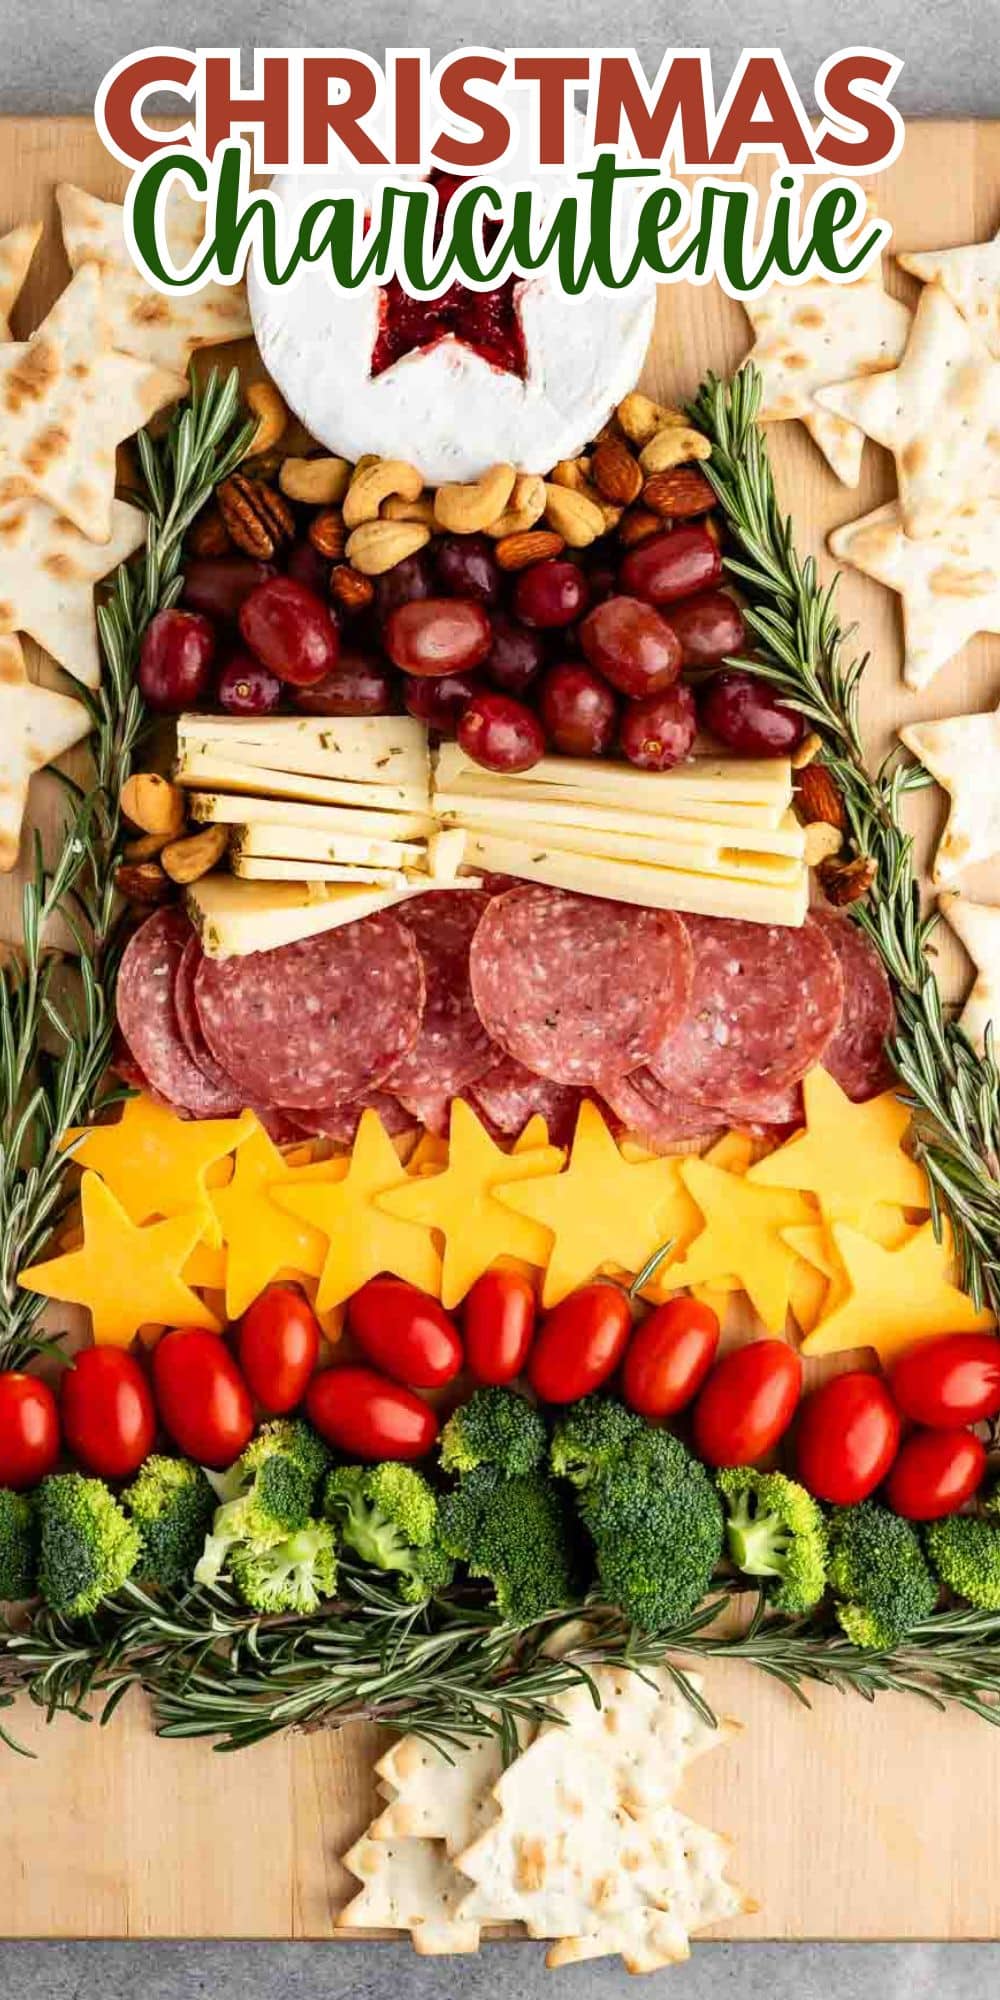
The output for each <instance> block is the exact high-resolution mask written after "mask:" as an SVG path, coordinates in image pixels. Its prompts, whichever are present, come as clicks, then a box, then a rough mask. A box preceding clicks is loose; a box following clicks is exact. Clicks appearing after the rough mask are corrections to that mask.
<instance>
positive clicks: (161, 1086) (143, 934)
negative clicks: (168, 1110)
mask: <svg viewBox="0 0 1000 2000" xmlns="http://www.w3.org/2000/svg"><path fill="white" fill-rule="evenodd" d="M190 937H191V926H190V924H189V923H188V920H187V918H186V917H185V916H184V914H183V912H182V911H180V910H156V911H155V912H154V914H153V915H152V916H151V917H147V919H146V921H145V923H144V924H143V925H142V926H141V928H140V929H139V930H137V931H136V932H135V935H134V936H133V937H131V938H130V939H129V941H128V944H127V945H126V947H125V950H124V952H123V954H122V962H121V965H120V967H119V970H118V1025H119V1027H120V1029H121V1031H122V1034H123V1036H124V1038H125V1041H126V1043H127V1045H128V1048H129V1051H130V1053H131V1055H132V1057H133V1060H134V1061H135V1062H136V1063H137V1064H138V1067H139V1069H140V1070H141V1072H142V1074H143V1076H144V1077H146V1078H147V1079H148V1081H149V1083H150V1084H152V1086H153V1089H154V1090H156V1091H159V1093H160V1095H161V1096H162V1097H165V1098H166V1099H167V1101H168V1103H170V1104H173V1105H176V1106H178V1107H179V1108H180V1109H181V1110H184V1111H190V1112H191V1113H192V1114H193V1115H194V1117H196V1118H230V1117H232V1116H233V1115H234V1114H235V1113H237V1112H238V1111H240V1110H241V1109H242V1106H243V1103H244V1102H245V1101H246V1100H245V1099H244V1098H242V1097H241V1095H240V1092H239V1090H238V1089H237V1086H236V1084H235V1083H234V1082H233V1081H232V1080H231V1079H229V1078H227V1079H226V1081H225V1084H224V1086H223V1087H222V1088H220V1087H219V1086H218V1085H217V1084H215V1083H213V1082H212V1081H211V1079H210V1078H209V1077H207V1076H206V1075H205V1074H204V1072H203V1071H202V1070H201V1069H199V1067H198V1065H197V1063H195V1062H192V1060H191V1057H190V1055H189V1054H188V1051H187V1048H186V1047H185V1044H184V1038H183V1036H182V1034H181V1030H180V1024H179V1022H178V1019H177V1007H176V1003H175V998H174V993H175V985H176V979H177V972H178V968H179V966H180V963H181V959H182V958H183V956H184V952H185V949H186V946H187V944H188V940H189V939H190Z"/></svg>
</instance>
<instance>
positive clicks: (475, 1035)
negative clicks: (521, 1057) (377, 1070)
mask: <svg viewBox="0 0 1000 2000" xmlns="http://www.w3.org/2000/svg"><path fill="white" fill-rule="evenodd" d="M489 901H490V898H489V896H487V895H485V894H484V893H483V891H482V890H477V889H454V890H450V891H449V890H443V889H439V890H435V891H434V892H433V894H431V895H427V896H417V897H415V898H414V900H413V901H412V902H411V903H406V904H404V905H403V907H402V908H401V909H400V911H399V913H398V914H399V921H400V923H401V924H405V925H406V928H407V930H408V931H409V932H410V934H411V936H412V937H413V940H414V942H415V944H416V947H417V950H418V951H419V953H420V956H421V959H422V960H423V966H424V980H425V985H426V999H425V1003H424V1014H423V1020H422V1021H421V1023H420V1033H419V1035H418V1036H417V1039H416V1041H415V1043H414V1045H413V1047H412V1049H410V1051H409V1053H408V1054H407V1055H405V1056H404V1057H403V1059H402V1061H401V1062H398V1063H397V1064H396V1066H395V1068H394V1069H392V1070H391V1071H390V1073H389V1076H388V1078H387V1079H386V1081H387V1083H388V1085H389V1087H390V1089H391V1090H393V1091H394V1092H395V1094H396V1096H397V1097H398V1098H399V1099H400V1102H401V1103H402V1104H404V1105H405V1106H406V1108H407V1110H409V1111H411V1112H412V1113H413V1115H414V1117H416V1118H419V1119H420V1121H421V1123H422V1124H424V1125H427V1126H428V1127H429V1128H430V1130H431V1131H438V1130H439V1129H440V1120H441V1118H442V1116H443V1118H444V1120H445V1128H446V1127H447V1116H448V1102H449V1100H450V1099H451V1098H452V1097H456V1096H457V1095H458V1093H459V1092H460V1091H462V1090H464V1089H465V1086H466V1084H469V1083H474V1082H475V1079H476V1077H477V1076H483V1075H485V1073H486V1071H487V1070H488V1069H490V1068H491V1067H492V1065H493V1064H494V1063H495V1062H496V1059H497V1055H498V1050H497V1049H496V1047H495V1046H494V1044H493V1043H492V1042H491V1040H490V1038H489V1035H488V1034H487V1032H486V1029H485V1028H484V1027H483V1024H482V1022H481V1020H480V1018H479V1015H478V1014H477V1012H476V1003H475V1001H474V1000H473V997H472V986H471V984H470V981H469V946H470V945H471V943H472V939H473V935H474V933H475V931H476V928H477V926H478V924H479V920H480V918H481V917H482V915H483V912H484V910H485V909H486V907H487V905H488V903H489ZM435 1121H437V1122H435Z"/></svg>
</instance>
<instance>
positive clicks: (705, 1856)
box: [545, 1807, 754, 1972]
mask: <svg viewBox="0 0 1000 2000" xmlns="http://www.w3.org/2000/svg"><path fill="white" fill-rule="evenodd" d="M658 1824H659V1827H660V1839H661V1841H662V1842H663V1845H664V1849H665V1852H666V1853H667V1855H668V1856H669V1866H668V1867H666V1868H665V1869H664V1872H663V1874H662V1876H661V1877H660V1879H659V1880H657V1879H656V1878H655V1877H654V1878H649V1877H647V1878H646V1886H647V1888H648V1891H649V1893H650V1901H649V1902H648V1903H647V1904H645V1905H642V1906H640V1907H639V1908H638V1909H635V1910H630V1911H629V1912H627V1913H626V1914H625V1915H623V1916H621V1917H618V1918H616V1919H615V1920H613V1921H610V1922H608V1923H607V1924H606V1925H605V1927H604V1928H603V1929H602V1930H600V1931H598V1932H595V1933H593V1934H591V1935H590V1936H586V1937H577V1938H560V1940H559V1942H558V1943H557V1944H554V1945H552V1946H551V1947H550V1949H549V1951H548V1952H547V1954H546V1959H545V1963H546V1965H547V1966H549V1967H553V1968H554V1967H557V1966H560V1965H576V1964H579V1963H580V1961H581V1960H582V1959H586V1958H605V1957H608V1956H609V1955H610V1954H611V1953H614V1952H617V1953H619V1954H620V1956H621V1958H622V1962H623V1964H624V1966H625V1970H626V1972H657V1971H659V1970H660V1968H661V1967H662V1966H664V1965H670V1964H673V1963H676V1959H677V1951H676V1931H677V1924H678V1920H679V1921H680V1922H681V1923H682V1924H683V1926H684V1930H685V1932H686V1935H687V1936H688V1937H690V1936H694V1935H695V1933H696V1932H698V1931H702V1930H705V1929H707V1927H708V1925H710V1924H717V1923H722V1922H724V1921H725V1919H726V1918H728V1917H735V1916H743V1915H746V1914H747V1913H748V1912H749V1911H750V1910H752V1909H753V1908H754V1904H753V1903H752V1901H751V1899H750V1898H749V1897H748V1896H744V1895H743V1894H742V1892H741V1891H740V1890H739V1889H737V1888H736V1887H735V1886H734V1884H733V1883H732V1882H730V1881H728V1880H727V1879H726V1874H725V1870H726V1866H727V1864H728V1861H729V1858H730V1844H729V1842H728V1841H727V1840H725V1839H724V1838H723V1836H722V1835H721V1834H717V1833H713V1832H712V1830H711V1829H710V1828H709V1827H706V1826H700V1825H699V1824H698V1822H697V1821H696V1820H692V1819H688V1818H687V1817H686V1815H685V1814H684V1813H678V1812H675V1811H674V1810H673V1808H672V1807H668V1808H667V1809H666V1810H665V1812H664V1813H663V1814H661V1815H659V1816H658ZM678 1850H679V1858H678ZM657 1896H663V1897H664V1899H665V1902H666V1908H661V1907H660V1906H659V1904H658V1902H657V1901H656V1897H657ZM683 1955H684V1956H685V1957H686V1956H687V1955H688V1954H687V1952H686V1951H685V1953H684V1954H683Z"/></svg>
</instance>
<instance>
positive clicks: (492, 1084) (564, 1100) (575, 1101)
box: [466, 1056, 583, 1146]
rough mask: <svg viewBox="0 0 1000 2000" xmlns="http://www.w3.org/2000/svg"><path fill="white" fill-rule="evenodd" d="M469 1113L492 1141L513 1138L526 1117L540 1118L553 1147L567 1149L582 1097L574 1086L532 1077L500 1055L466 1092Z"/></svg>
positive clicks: (528, 1072)
mask: <svg viewBox="0 0 1000 2000" xmlns="http://www.w3.org/2000/svg"><path fill="white" fill-rule="evenodd" d="M466 1096H467V1097H468V1099H469V1102H470V1104H471V1105H472V1108H473V1110H474V1111H475V1112H476V1113H477V1114H478V1116H479V1117H480V1118H481V1119H482V1121H483V1123H484V1125H485V1126H486V1127H487V1129H488V1130H489V1131H490V1132H491V1133H492V1134H493V1137H494V1138H496V1139H517V1138H519V1137H520V1134H521V1133H522V1132H523V1131H524V1128H525V1126H526V1125H527V1123H528V1120H529V1119H530V1118H534V1117H536V1116H537V1117H541V1118H544V1120H545V1123H546V1125H547V1127H548V1133H549V1140H550V1142H551V1144H552V1145H553V1146H568V1145H569V1143H570V1140H571V1139H572V1137H573V1132H574V1129H575V1126H576V1114H577V1112H578V1111H579V1109H580V1100H581V1098H582V1096H583V1092H582V1090H580V1089H579V1088H578V1087H577V1086H576V1085H575V1084H572V1083H552V1082H550V1081H549V1079H548V1078H547V1077H544V1076H536V1075H535V1073H534V1071H533V1070H530V1069H525V1067H524V1064H523V1063H519V1062H516V1061H515V1060H514V1058H513V1056H504V1057H503V1059H502V1061H501V1062H498V1063H495V1064H494V1066H493V1068H492V1069H489V1070H487V1072H486V1075H485V1076H481V1077H479V1079H478V1080H477V1082H475V1083H474V1084H472V1085H471V1086H470V1088H469V1090H468V1091H467V1092H466Z"/></svg>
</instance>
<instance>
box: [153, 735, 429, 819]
mask: <svg viewBox="0 0 1000 2000" xmlns="http://www.w3.org/2000/svg"><path fill="white" fill-rule="evenodd" d="M174 778H175V780H176V782H177V784H179V785H185V786H188V787H193V788H195V789H196V790H198V791H205V790H210V791H213V792H226V791H229V792H245V791H246V789H247V785H248V783H250V782H252V783H253V785H254V786H255V787H257V786H259V788H260V790H261V792H262V793H263V794H265V795H266V796H267V797H269V798H272V799H303V800H305V801H306V802H308V803H310V804H313V805H326V806H360V807H371V808H373V809H374V810H375V811H378V810H379V808H380V807H381V806H383V805H385V806H386V807H387V808H388V809H389V810H390V811H392V812H422V813H426V812H427V803H428V802H427V799H426V797H425V796H424V794H423V793H422V792H420V791H418V789H417V788H416V786H414V785H362V784H357V785H354V784H350V783H348V782H347V781H346V780H345V779H341V778H317V777H313V776H309V775H307V774H305V773H296V772H294V771H273V770H269V769H264V768H260V769H255V770H254V771H253V772H252V773H251V771H250V769H249V767H248V766H247V765H246V764H234V763H230V762H228V761H227V760H226V759H225V758H223V757H220V756H217V755H216V753H215V749H214V746H213V747H211V748H210V749H208V750H206V751H204V752H195V751H193V750H189V749H184V750H182V751H181V753H180V755H179V756H178V758H177V761H176V763H175V765H174Z"/></svg>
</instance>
